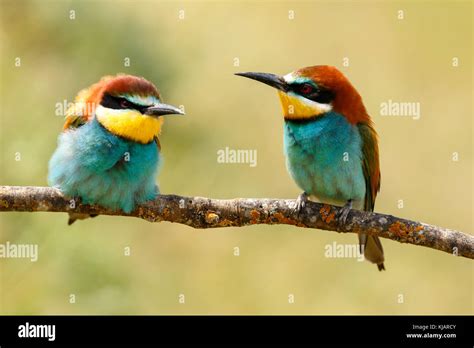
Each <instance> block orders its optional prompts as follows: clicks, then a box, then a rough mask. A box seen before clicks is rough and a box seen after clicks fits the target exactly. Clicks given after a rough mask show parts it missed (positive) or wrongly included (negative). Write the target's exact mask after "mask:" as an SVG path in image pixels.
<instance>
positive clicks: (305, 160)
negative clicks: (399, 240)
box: [236, 65, 385, 270]
mask: <svg viewBox="0 0 474 348" xmlns="http://www.w3.org/2000/svg"><path fill="white" fill-rule="evenodd" d="M236 75H239V76H244V77H247V78H250V79H254V80H257V81H260V82H263V83H265V84H267V85H270V86H272V87H274V88H276V89H277V90H278V94H279V96H280V101H281V105H282V108H283V115H284V120H285V125H284V152H285V156H286V163H287V168H288V171H289V172H290V175H291V176H292V178H293V179H294V180H295V182H296V184H297V185H298V186H299V187H300V188H301V189H302V190H303V191H304V192H303V193H302V194H301V195H300V196H299V197H298V201H297V202H298V209H301V207H303V206H304V204H305V201H306V199H308V198H310V199H314V200H317V201H320V202H323V203H328V204H335V205H340V206H344V209H343V210H342V213H341V216H340V219H341V221H345V220H346V218H347V214H348V213H349V211H350V209H351V208H352V207H354V208H355V209H359V210H365V211H373V210H374V204H375V198H376V196H377V192H378V191H379V189H380V166H379V150H378V140H377V133H376V132H375V129H374V126H373V123H372V121H371V118H370V116H369V115H368V114H367V111H366V109H365V106H364V104H363V102H362V98H361V96H360V95H359V93H358V92H357V90H356V89H355V88H354V87H353V86H352V84H351V83H350V82H349V80H348V79H347V78H346V77H345V76H344V75H343V74H342V73H341V72H340V71H339V70H338V69H336V68H335V67H332V66H326V65H320V66H312V67H307V68H302V69H299V70H296V71H294V72H292V73H290V74H288V75H285V76H283V77H281V76H277V75H273V74H267V73H255V72H248V73H238V74H236ZM359 243H360V246H361V252H363V253H364V255H365V258H366V259H367V260H369V261H370V262H372V263H375V264H377V266H378V269H379V270H384V269H385V267H384V264H383V262H384V254H383V248H382V244H381V243H380V240H379V238H378V237H376V236H369V235H366V234H359Z"/></svg>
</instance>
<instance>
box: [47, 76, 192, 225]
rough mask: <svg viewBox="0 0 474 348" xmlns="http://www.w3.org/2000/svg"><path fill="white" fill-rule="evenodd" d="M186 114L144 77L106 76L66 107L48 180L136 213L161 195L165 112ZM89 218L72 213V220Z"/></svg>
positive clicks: (66, 191)
mask: <svg viewBox="0 0 474 348" xmlns="http://www.w3.org/2000/svg"><path fill="white" fill-rule="evenodd" d="M172 114H176V115H182V114H184V113H183V112H182V111H181V110H180V109H179V108H176V107H174V106H171V105H167V104H163V103H162V102H161V97H160V94H159V92H158V90H157V89H156V87H155V86H154V85H153V84H152V83H151V82H149V81H147V80H145V79H144V78H142V77H136V76H132V75H122V74H119V75H117V76H105V77H103V78H102V79H101V80H100V81H99V82H97V83H95V84H93V85H92V86H90V87H89V88H87V89H84V90H82V91H80V92H79V94H78V95H77V97H76V99H75V102H74V104H73V105H72V106H71V107H70V108H69V109H68V110H67V112H66V122H65V124H64V127H63V132H62V133H61V134H60V135H59V138H58V147H57V149H56V151H55V152H54V154H53V156H52V157H51V160H50V161H49V175H48V182H49V184H50V185H51V186H54V187H57V188H59V189H60V190H61V191H62V192H63V193H64V194H65V195H66V196H69V197H80V198H81V200H82V202H83V203H85V204H99V205H102V206H104V207H106V208H109V209H113V210H117V209H122V210H123V211H124V212H126V213H129V212H131V211H132V210H133V209H134V208H135V206H136V205H137V204H140V203H142V202H145V201H147V200H151V199H153V198H155V196H156V195H157V194H159V189H158V186H157V185H156V182H155V180H156V175H157V172H158V167H159V165H160V162H161V158H160V149H161V148H160V142H159V140H158V135H159V134H160V131H161V127H162V125H163V117H162V115H172ZM87 217H89V216H88V215H85V214H70V217H69V222H68V224H69V225H70V224H72V223H73V222H74V221H75V220H76V219H84V218H87Z"/></svg>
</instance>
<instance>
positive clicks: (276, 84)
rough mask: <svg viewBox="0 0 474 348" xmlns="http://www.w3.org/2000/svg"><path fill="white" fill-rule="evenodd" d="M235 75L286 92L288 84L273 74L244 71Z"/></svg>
mask: <svg viewBox="0 0 474 348" xmlns="http://www.w3.org/2000/svg"><path fill="white" fill-rule="evenodd" d="M235 75H237V76H243V77H247V78H249V79H252V80H257V81H259V82H262V83H264V84H266V85H269V86H272V87H273V88H276V89H278V90H280V91H283V92H288V89H289V88H288V84H287V83H286V81H285V80H284V79H283V77H281V76H278V75H274V74H267V73H258V72H245V73H236V74H235Z"/></svg>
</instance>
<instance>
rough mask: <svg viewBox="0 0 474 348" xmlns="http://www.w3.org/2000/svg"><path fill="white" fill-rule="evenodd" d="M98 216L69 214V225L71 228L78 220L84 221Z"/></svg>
mask: <svg viewBox="0 0 474 348" xmlns="http://www.w3.org/2000/svg"><path fill="white" fill-rule="evenodd" d="M96 216H97V214H79V213H69V220H68V221H67V224H68V225H69V226H71V225H72V224H73V223H74V222H75V221H76V220H84V219H88V218H93V217H96Z"/></svg>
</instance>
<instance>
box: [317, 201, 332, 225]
mask: <svg viewBox="0 0 474 348" xmlns="http://www.w3.org/2000/svg"><path fill="white" fill-rule="evenodd" d="M319 214H321V217H322V220H323V221H324V222H325V223H327V224H329V223H331V221H333V220H334V218H335V217H336V213H335V212H331V206H330V205H327V204H325V205H323V207H322V208H321V209H320V210H319Z"/></svg>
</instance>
